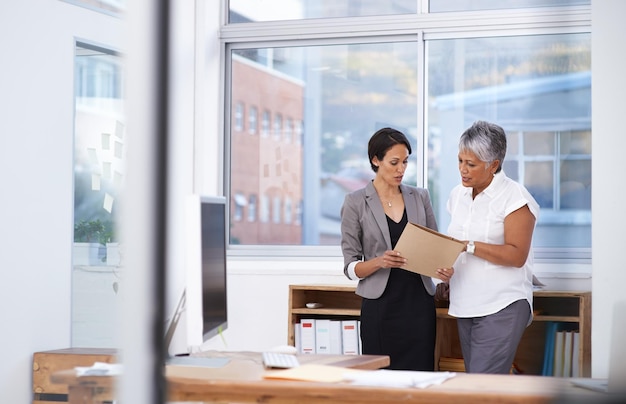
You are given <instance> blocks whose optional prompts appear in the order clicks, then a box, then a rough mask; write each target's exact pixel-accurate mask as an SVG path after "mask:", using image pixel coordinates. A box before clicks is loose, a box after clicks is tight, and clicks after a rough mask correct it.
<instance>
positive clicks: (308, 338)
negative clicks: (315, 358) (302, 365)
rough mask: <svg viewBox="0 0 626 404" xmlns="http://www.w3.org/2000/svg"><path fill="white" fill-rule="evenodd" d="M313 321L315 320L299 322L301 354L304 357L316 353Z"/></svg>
mask: <svg viewBox="0 0 626 404" xmlns="http://www.w3.org/2000/svg"><path fill="white" fill-rule="evenodd" d="M315 321H316V320H315V319H302V320H300V343H301V347H302V353H303V354H305V355H307V354H314V353H315V352H316V344H315Z"/></svg>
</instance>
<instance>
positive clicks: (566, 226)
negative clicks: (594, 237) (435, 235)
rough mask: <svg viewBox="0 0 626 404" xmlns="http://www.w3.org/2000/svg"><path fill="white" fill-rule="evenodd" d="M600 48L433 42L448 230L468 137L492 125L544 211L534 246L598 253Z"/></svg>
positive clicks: (582, 42) (434, 177) (438, 199)
mask: <svg viewBox="0 0 626 404" xmlns="http://www.w3.org/2000/svg"><path fill="white" fill-rule="evenodd" d="M590 45H591V38H590V35H589V34H566V35H535V36H524V37H494V38H469V39H453V40H434V41H429V42H428V43H427V49H428V51H427V52H428V59H429V67H428V71H429V82H428V87H429V89H428V99H429V100H430V104H429V106H428V108H429V113H428V116H429V126H428V131H429V135H430V136H429V149H430V153H429V156H428V184H429V189H430V191H431V196H432V197H433V201H434V203H435V206H434V207H435V211H436V213H437V221H438V224H439V226H440V228H441V229H444V230H445V229H446V228H447V225H448V222H449V218H448V215H447V212H446V209H445V203H446V200H447V195H448V193H449V190H450V189H451V188H452V187H453V186H454V185H455V184H457V183H458V180H459V179H458V172H457V167H456V165H455V164H453V163H452V162H453V161H456V156H457V152H458V149H457V147H456V146H457V142H458V137H459V136H460V134H461V133H462V132H463V130H464V129H465V128H466V127H468V126H469V125H471V123H472V122H473V121H475V120H478V119H484V120H489V121H493V122H496V123H498V124H500V125H501V126H502V127H503V128H504V129H505V131H506V132H507V135H508V150H507V156H506V157H505V160H504V170H505V172H506V173H507V175H509V176H510V177H511V178H513V179H515V180H517V181H519V182H521V183H522V184H524V185H525V186H526V187H527V188H528V190H529V191H530V192H531V193H532V194H533V196H534V197H535V199H536V200H537V202H538V203H539V204H540V206H541V213H540V216H539V220H538V221H537V227H536V230H535V234H534V240H533V242H534V245H535V246H537V247H544V248H566V247H580V248H588V247H590V246H591V199H590V198H591V64H590V62H591V58H590V55H591V49H590ZM442 66H447V68H442ZM459 78H461V79H459ZM444 162H449V163H448V164H445V163H444ZM574 200H576V203H575V204H574ZM561 202H564V204H562V203H561ZM575 207H576V208H575Z"/></svg>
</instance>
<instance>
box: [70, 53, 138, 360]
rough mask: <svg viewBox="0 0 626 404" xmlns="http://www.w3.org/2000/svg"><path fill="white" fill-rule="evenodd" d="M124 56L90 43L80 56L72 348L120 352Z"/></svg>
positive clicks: (77, 58)
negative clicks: (119, 229) (117, 334)
mask: <svg viewBox="0 0 626 404" xmlns="http://www.w3.org/2000/svg"><path fill="white" fill-rule="evenodd" d="M120 59H121V57H120V56H119V55H117V54H116V53H115V52H113V51H110V50H107V49H103V48H101V47H98V46H93V45H89V44H86V43H77V44H76V51H75V64H74V66H75V82H74V83H75V89H74V92H75V104H74V105H75V111H74V244H73V250H72V345H73V346H75V347H81V346H86V347H97V348H100V347H111V348H113V347H116V345H115V343H114V339H115V332H114V330H115V329H116V321H117V320H116V318H115V314H116V310H117V309H116V305H117V303H118V291H119V288H120V281H121V269H122V266H123V252H122V248H121V246H120V244H119V242H118V241H119V240H118V233H117V231H116V227H117V226H116V224H117V220H118V210H119V206H118V200H119V196H120V193H121V191H122V188H123V184H124V161H125V154H126V149H125V136H126V131H125V124H124V122H125V119H124V105H123V104H124V98H123V94H122V84H123V83H122V68H121V60H120Z"/></svg>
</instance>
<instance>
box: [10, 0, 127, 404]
mask: <svg viewBox="0 0 626 404" xmlns="http://www.w3.org/2000/svg"><path fill="white" fill-rule="evenodd" d="M119 24H120V21H119V20H118V19H116V18H113V17H110V16H107V15H104V14H101V13H96V12H93V11H90V10H87V9H85V8H81V7H76V6H73V5H70V4H69V3H66V2H62V1H59V0H29V1H2V2H0V54H1V55H2V57H1V59H2V63H1V64H0V66H1V67H0V118H1V119H0V122H1V123H0V184H2V185H1V189H2V190H1V191H0V195H1V196H0V271H2V282H0V307H1V308H0V312H1V313H2V320H1V321H2V325H1V326H0V343H1V345H2V349H3V351H2V352H3V354H2V362H1V363H0V402H2V403H28V402H30V401H31V400H32V381H31V375H32V354H33V352H36V351H43V350H48V349H57V348H63V347H68V346H69V345H70V317H71V312H70V297H71V293H70V290H71V289H70V288H71V286H72V285H71V273H72V272H71V248H72V232H73V226H72V223H73V218H72V215H73V203H74V201H73V188H72V182H73V161H72V153H73V124H74V116H73V109H74V93H73V91H74V82H73V63H74V40H75V38H80V39H83V40H89V41H93V42H94V43H97V44H100V45H104V46H112V47H114V48H116V49H119V48H120V38H119V32H120V30H119Z"/></svg>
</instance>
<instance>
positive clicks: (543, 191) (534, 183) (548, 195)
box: [523, 161, 554, 209]
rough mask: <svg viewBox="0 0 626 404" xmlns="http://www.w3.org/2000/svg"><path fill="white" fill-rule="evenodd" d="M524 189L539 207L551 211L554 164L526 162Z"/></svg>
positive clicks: (549, 162)
mask: <svg viewBox="0 0 626 404" xmlns="http://www.w3.org/2000/svg"><path fill="white" fill-rule="evenodd" d="M524 170H525V171H524V181H523V184H524V185H525V186H526V189H528V191H529V192H530V193H531V194H532V195H533V196H534V197H535V200H536V201H537V203H538V204H539V206H540V207H541V208H542V209H543V208H548V209H551V208H552V207H553V206H554V182H553V178H554V163H553V162H551V161H545V162H528V163H526V164H525V165H524Z"/></svg>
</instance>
